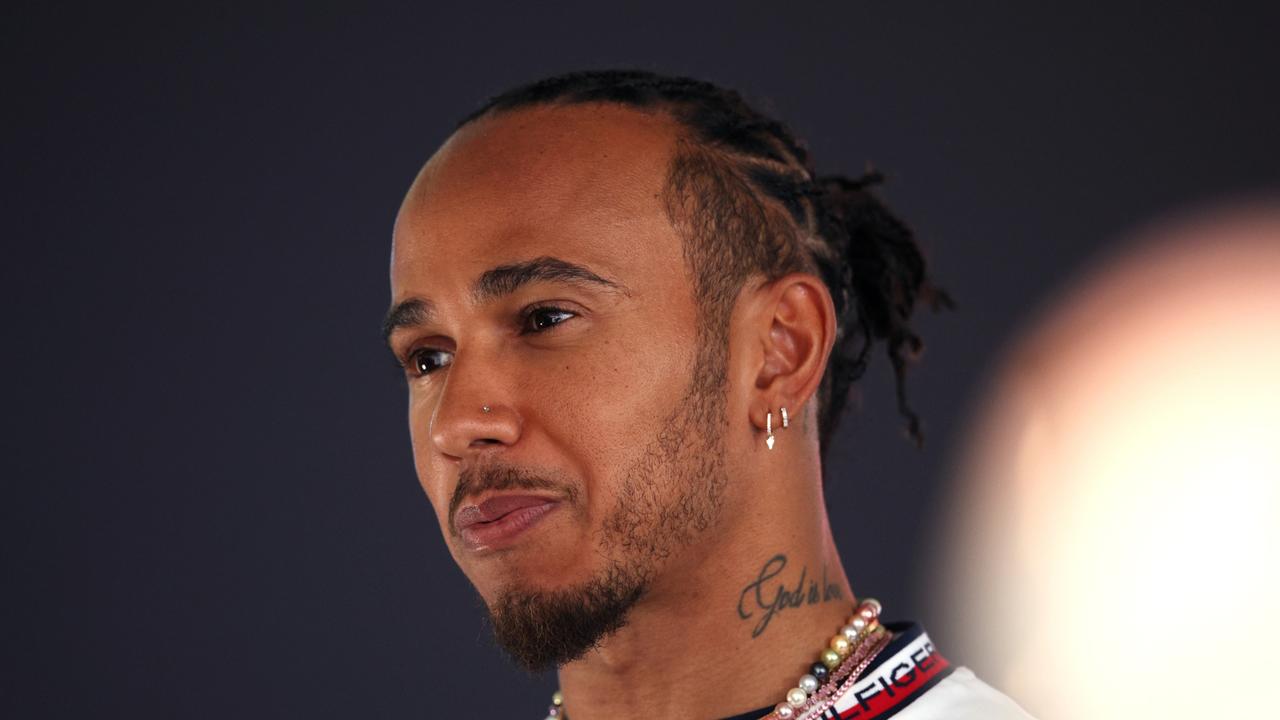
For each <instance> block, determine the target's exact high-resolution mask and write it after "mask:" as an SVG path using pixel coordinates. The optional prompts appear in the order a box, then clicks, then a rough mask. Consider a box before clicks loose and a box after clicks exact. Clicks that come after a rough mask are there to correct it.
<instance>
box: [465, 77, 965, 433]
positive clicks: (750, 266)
mask: <svg viewBox="0 0 1280 720" xmlns="http://www.w3.org/2000/svg"><path fill="white" fill-rule="evenodd" d="M588 103H611V104H618V105H623V106H627V107H632V108H636V109H639V110H642V111H659V112H664V113H666V114H668V115H670V116H671V117H672V118H674V119H675V120H676V121H677V122H678V123H679V125H680V127H681V128H682V130H683V136H682V137H681V138H680V139H679V140H678V141H677V148H676V152H675V155H674V157H673V159H672V162H671V167H670V168H669V169H668V177H667V188H666V192H665V197H664V201H665V203H666V210H667V215H668V217H670V218H671V222H672V224H673V225H674V226H675V227H676V228H677V230H679V231H680V232H681V234H682V237H683V238H684V254H685V260H686V263H687V264H688V266H689V268H690V271H691V275H692V277H693V284H694V288H693V289H694V297H695V299H696V300H697V301H698V305H699V310H700V312H699V331H700V332H702V333H707V335H705V336H704V337H718V338H720V337H724V335H725V334H726V333H727V331H728V330H727V328H728V319H729V316H730V313H731V312H732V309H733V305H734V301H735V300H736V298H737V295H738V292H739V291H740V290H741V289H742V286H743V284H744V283H745V282H746V280H747V279H748V278H749V277H751V276H752V275H754V274H762V275H764V276H765V277H766V278H767V279H768V280H774V279H777V278H779V277H782V276H783V275H786V274H788V273H791V272H796V271H800V272H810V273H813V274H816V275H817V276H819V277H821V278H822V280H823V281H824V282H825V283H826V286H827V288H828V289H829V290H830V292H831V297H832V300H833V301H834V304H835V311H836V342H835V347H834V348H833V349H832V353H831V356H830V358H829V359H828V362H827V368H826V371H825V373H824V374H823V378H822V382H821V384H820V385H819V388H818V427H819V442H820V447H821V452H822V454H823V455H825V454H826V449H827V447H828V446H829V444H830V439H831V437H832V435H833V432H834V430H835V427H836V425H837V424H838V422H839V420H840V417H841V415H842V413H843V411H844V409H845V406H846V404H847V401H848V396H849V393H850V391H851V389H852V386H853V383H854V382H855V381H856V380H857V379H858V378H860V377H861V376H862V374H863V373H864V372H865V370H866V368H867V362H868V359H869V355H870V351H871V347H872V345H873V344H874V343H875V341H877V340H883V341H884V342H885V345H886V347H887V350H888V355H889V359H890V361H891V363H892V365H893V371H894V377H895V382H896V390H897V401H898V410H899V412H900V413H901V414H902V416H903V417H904V418H905V419H906V422H907V427H906V430H907V434H908V436H909V437H910V438H911V439H912V440H913V441H914V442H915V443H916V445H917V446H920V445H922V444H923V442H924V436H923V433H922V431H921V428H920V419H919V417H918V416H917V415H916V413H915V412H914V411H913V410H912V409H911V407H910V406H909V405H908V403H907V398H906V389H905V378H906V368H907V363H908V362H909V361H910V360H912V359H914V358H915V357H917V356H918V355H919V353H920V352H921V351H922V350H923V348H924V344H923V342H922V341H921V339H920V337H919V336H918V335H916V333H915V332H914V331H913V330H912V329H911V326H910V324H909V321H910V318H911V315H912V311H913V309H914V307H915V304H916V302H917V301H923V302H926V303H928V304H929V305H930V306H931V307H932V308H933V309H934V310H938V309H940V308H944V307H953V306H954V304H953V303H952V301H951V298H950V297H949V296H948V295H947V294H946V293H945V292H944V291H942V290H940V289H939V288H936V287H935V286H933V285H932V284H931V283H930V282H929V280H928V278H927V277H926V273H925V260H924V257H923V256H922V254H921V252H920V248H919V247H918V246H917V245H916V242H915V238H914V236H913V235H912V232H911V230H910V228H908V227H907V225H906V224H905V223H904V222H903V221H902V220H900V219H899V218H898V217H897V216H895V215H894V214H893V213H892V212H891V211H890V210H889V208H888V207H886V206H885V204H884V203H883V202H882V201H881V200H880V199H879V198H878V197H877V196H876V195H875V194H874V192H873V190H872V188H873V186H875V185H877V184H879V183H880V182H882V181H883V179H884V178H883V176H882V175H881V174H879V173H877V172H869V173H867V174H865V175H863V176H861V177H858V178H848V177H843V176H839V175H833V176H819V175H818V174H817V173H816V172H815V170H814V166H813V160H812V158H811V157H810V155H809V152H808V150H807V148H806V147H805V145H804V143H803V141H801V140H800V139H799V138H797V137H796V136H795V135H793V134H792V133H791V131H790V130H789V129H787V127H786V126H784V125H783V124H782V123H780V122H778V121H776V120H773V119H771V118H769V117H767V116H765V115H763V114H761V113H759V112H757V111H756V110H754V109H753V108H752V107H751V106H750V105H748V104H747V103H746V101H745V100H743V98H742V96H740V95H739V94H738V93H737V92H734V91H733V90H729V89H726V88H722V87H719V86H717V85H714V84H712V83H709V82H704V81H701V80H695V79H691V78H685V77H672V76H665V75H658V74H655V73H651V72H647V71H640V70H606V71H589V72H577V73H569V74H565V75H559V76H556V77H551V78H547V79H544V80H539V81H537V82H534V83H531V84H528V85H524V86H522V87H517V88H515V89H512V90H509V91H507V92H505V93H503V94H501V95H498V96H496V97H494V98H492V99H490V100H489V101H488V102H486V103H485V104H484V105H482V106H481V107H480V108H479V109H478V110H476V111H475V112H473V113H472V114H471V115H469V116H467V117H466V118H464V119H463V120H462V121H461V122H459V123H458V127H462V126H464V125H467V124H468V123H470V122H472V121H473V120H476V119H477V118H480V117H482V116H485V115H489V114H497V113H502V112H506V111H510V110H515V109H519V108H523V107H530V106H537V105H577V104H588ZM720 344H721V345H726V343H724V342H721V343H720ZM726 352H727V349H726Z"/></svg>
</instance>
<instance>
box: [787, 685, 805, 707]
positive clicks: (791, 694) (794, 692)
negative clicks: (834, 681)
mask: <svg viewBox="0 0 1280 720" xmlns="http://www.w3.org/2000/svg"><path fill="white" fill-rule="evenodd" d="M808 699H809V695H808V694H806V693H805V691H804V690H801V689H800V688H798V687H794V688H791V689H790V690H788V691H787V704H788V705H790V706H791V707H793V708H800V707H802V706H803V705H804V701H805V700H808Z"/></svg>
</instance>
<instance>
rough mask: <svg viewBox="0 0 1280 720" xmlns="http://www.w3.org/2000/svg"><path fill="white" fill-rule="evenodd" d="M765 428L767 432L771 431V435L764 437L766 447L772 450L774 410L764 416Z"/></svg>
mask: <svg viewBox="0 0 1280 720" xmlns="http://www.w3.org/2000/svg"><path fill="white" fill-rule="evenodd" d="M764 428H765V432H767V433H769V436H768V437H766V438H765V439H764V444H765V447H767V448H769V449H770V450H772V449H773V411H772V410H770V411H769V414H767V415H765V416H764Z"/></svg>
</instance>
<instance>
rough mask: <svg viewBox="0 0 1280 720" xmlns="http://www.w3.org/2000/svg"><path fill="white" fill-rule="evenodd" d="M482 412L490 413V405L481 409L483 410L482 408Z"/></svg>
mask: <svg viewBox="0 0 1280 720" xmlns="http://www.w3.org/2000/svg"><path fill="white" fill-rule="evenodd" d="M480 412H489V406H488V405H485V406H483V407H481V408H480Z"/></svg>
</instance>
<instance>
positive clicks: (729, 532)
mask: <svg viewBox="0 0 1280 720" xmlns="http://www.w3.org/2000/svg"><path fill="white" fill-rule="evenodd" d="M677 137H678V129H677V126H676V125H675V123H674V122H673V121H671V120H670V119H669V118H666V117H665V116H663V115H661V114H656V113H655V114H646V113H642V112H639V111H636V110H632V109H626V108H621V107H615V106H604V105H578V106H569V107H535V108H529V109H522V110H517V111H514V112H511V113H508V114H502V115H498V116H495V117H486V118H482V119H480V120H478V121H476V122H473V123H471V124H470V125H467V126H466V127H464V128H462V129H461V130H460V131H458V132H457V133H456V134H455V135H454V136H453V137H451V138H450V139H449V141H448V142H446V143H445V145H444V146H443V147H441V149H440V150H439V151H438V152H437V153H436V154H435V155H434V156H433V157H432V158H431V160H430V161H429V162H428V163H427V165H426V166H425V167H424V168H423V170H422V172H421V173H420V174H419V176H418V178H417V180H416V181H415V182H414V184H413V186H412V188H411V189H410V191H409V193H408V195H407V197H406V198H405V200H404V204H403V206H402V207H401V210H400V213H399V216H398V217H397V220H396V227H395V236H394V249H393V257H392V263H391V287H392V302H393V305H395V304H398V303H402V302H405V301H413V300H422V301H428V302H429V303H430V304H431V306H432V307H433V310H434V312H433V313H432V315H431V316H430V317H416V318H414V322H413V323H411V324H406V325H405V326H403V327H399V328H397V329H396V330H395V331H394V332H393V333H392V334H391V335H390V337H389V345H390V347H391V349H392V351H393V352H394V353H395V354H396V355H397V357H399V358H401V359H402V360H404V361H405V362H406V364H407V365H408V368H407V372H406V376H407V378H408V387H409V427H410V431H411V437H412V442H413V453H414V461H415V467H416V469H417V473H418V477H419V480H420V482H421V484H422V487H423V490H424V491H425V492H426V495H427V497H428V499H429V500H430V501H431V504H432V506H433V508H434V509H435V512H436V515H437V518H438V520H439V522H440V525H441V529H442V533H443V535H444V539H445V541H446V543H447V544H448V546H449V549H450V552H451V553H452V555H453V557H454V559H455V560H456V561H457V563H458V565H459V567H461V569H462V570H463V572H464V573H465V574H466V575H467V577H468V578H469V579H470V580H471V582H472V583H473V584H474V585H475V587H476V589H477V590H478V591H479V593H480V595H481V596H482V597H483V598H484V599H485V601H486V602H487V603H492V602H493V601H494V600H495V598H496V597H498V595H499V594H500V593H501V592H502V591H503V590H504V589H506V588H510V587H520V588H525V589H531V590H553V589H555V588H557V587H568V586H572V585H574V584H576V583H581V582H583V581H585V580H587V579H588V578H591V577H592V576H593V575H595V574H598V573H600V572H601V570H602V569H603V568H604V567H605V563H606V562H607V561H608V560H609V559H610V558H611V557H615V558H616V557H623V556H625V554H626V553H627V552H628V551H629V550H628V548H626V547H619V546H617V545H605V544H602V543H601V537H602V535H603V530H602V527H603V526H604V524H605V522H606V520H607V519H608V518H609V516H610V512H612V511H614V509H615V508H616V507H617V502H618V495H619V493H620V492H621V487H622V485H621V483H622V481H621V480H620V479H619V478H620V473H619V470H618V469H619V468H626V467H636V466H637V462H638V459H640V458H641V454H642V452H643V449H644V448H645V447H646V446H647V444H648V443H650V442H651V441H652V440H653V438H654V437H655V435H656V434H658V433H659V432H660V430H661V429H662V424H663V422H664V421H665V419H666V418H668V417H669V415H670V413H671V410H672V407H673V405H674V404H676V403H679V402H680V401H681V398H682V392H683V391H684V389H685V387H686V385H687V383H688V381H689V377H690V368H691V364H692V363H693V359H694V353H695V329H696V325H695V323H696V320H697V317H698V315H697V308H696V306H695V301H694V297H693V294H692V288H691V279H690V276H689V274H688V269H687V268H686V266H685V264H684V259H683V255H682V243H683V241H682V239H681V237H680V236H679V234H678V233H677V231H676V229H675V228H674V227H673V226H672V224H671V222H670V221H669V219H668V217H667V216H666V214H665V211H664V206H663V203H662V192H663V188H664V187H665V177H666V172H667V167H668V163H669V161H670V158H671V156H672V153H673V151H674V149H675V147H676V140H677ZM546 258H556V259H559V260H562V261H564V262H566V263H569V264H572V265H573V266H575V267H577V268H582V269H586V270H589V271H590V273H591V274H592V275H594V277H595V278H596V279H598V280H599V281H600V282H597V280H593V279H590V278H586V277H585V276H573V277H567V276H565V277H557V276H555V275H556V274H555V273H545V272H544V273H541V274H538V273H534V275H535V277H534V278H533V279H529V278H528V277H525V278H524V279H523V280H522V281H520V282H517V283H514V287H512V285H513V283H511V282H508V283H506V284H505V285H503V286H502V287H498V286H497V285H501V283H498V284H492V283H491V286H490V287H488V290H489V291H490V292H481V293H477V292H476V287H475V286H476V283H477V282H478V281H479V280H480V279H481V278H483V277H486V275H485V273H486V271H491V270H492V269H494V268H501V267H504V266H507V267H510V266H512V265H513V264H518V263H526V262H530V261H533V260H536V259H546ZM562 274H563V273H562ZM487 277H489V278H491V279H492V278H493V277H494V275H493V274H492V273H490V274H489V275H488V276H487ZM834 337H835V318H834V308H833V305H832V302H831V298H830V295H829V294H828V291H827V289H826V287H825V285H824V284H823V283H822V281H821V280H820V279H819V278H817V277H815V276H813V275H809V274H805V273H795V274H791V275H787V276H785V277H782V278H779V279H777V280H775V281H773V282H765V281H764V279H763V278H753V279H752V280H750V281H749V282H748V283H747V285H746V286H745V287H744V288H743V290H742V291H741V292H740V294H739V296H738V298H737V301H736V304H735V306H734V309H733V313H732V317H731V319H730V327H729V335H728V342H729V355H728V364H727V367H726V383H727V401H726V405H725V413H724V415H725V417H724V418H723V423H724V426H723V432H724V450H725V453H724V472H725V476H726V477H727V482H726V483H725V486H724V490H723V494H722V495H721V496H720V497H719V499H718V501H717V502H716V503H715V504H714V507H713V508H708V511H709V512H710V513H711V514H710V515H709V516H708V517H709V518H710V519H711V522H710V524H709V526H708V527H707V528H706V529H705V530H702V531H699V532H697V533H695V534H693V536H692V537H691V542H688V543H681V544H679V545H678V546H673V547H672V548H671V552H669V553H667V554H665V557H646V558H641V559H640V560H641V561H642V562H645V563H648V567H651V569H652V583H651V585H650V587H649V589H648V592H647V593H646V594H645V595H644V597H643V598H642V599H641V600H640V601H639V603H637V604H636V605H635V606H634V607H633V608H632V611H631V612H630V614H629V615H628V618H627V620H628V622H627V625H626V626H625V627H623V628H622V629H621V630H620V631H618V632H617V633H614V634H612V635H610V636H608V637H606V638H605V639H604V640H603V642H602V643H601V645H600V647H599V648H597V649H595V650H592V651H590V652H588V653H587V654H586V655H585V656H584V657H583V658H581V659H579V660H576V661H574V662H571V663H569V664H567V665H565V666H563V667H562V668H560V673H559V675H560V686H561V688H562V690H563V692H564V696H565V704H566V709H567V711H568V714H569V716H570V717H572V718H573V720H595V719H597V718H630V717H641V716H643V717H654V716H658V717H661V716H669V717H722V716H726V715H731V714H734V713H739V712H744V711H747V710H750V709H753V708H757V707H762V706H765V705H770V706H772V705H773V704H775V703H777V702H778V701H779V700H781V699H782V696H783V695H784V694H785V692H786V690H787V689H788V688H789V687H791V686H793V685H794V684H795V682H796V678H798V677H799V675H800V674H802V673H803V672H804V671H805V669H806V668H807V667H808V665H809V664H811V663H812V662H813V661H814V659H815V658H816V656H817V653H818V651H819V650H820V649H821V648H822V647H823V646H824V645H825V643H826V642H827V640H828V639H829V638H830V637H831V635H832V634H834V633H835V632H836V631H837V630H838V629H839V628H840V626H841V625H843V624H844V622H845V618H846V617H847V616H848V614H849V611H850V609H851V607H852V602H853V593H852V592H851V590H850V588H849V583H848V580H847V579H846V577H845V574H844V571H843V569H842V565H841V563H840V559H839V556H838V553H837V551H836V547H835V544H834V542H833V540H832V537H831V530H830V525H829V522H828V519H827V515H826V511H825V508H824V504H823V497H822V489H821V468H820V462H819V453H818V437H817V422H816V407H815V406H816V399H815V393H816V391H817V387H818V383H819V381H820V380H821V377H822V373H823V370H824V369H825V366H826V359H827V356H828V354H829V353H830V351H831V347H832V344H833V341H834ZM415 353H416V355H415ZM420 363H425V365H422V364H420ZM423 367H426V368H430V369H431V372H429V373H428V374H425V375H421V376H419V375H418V371H419V370H420V369H422V368H423ZM485 405H488V406H490V408H491V411H490V412H488V413H485V412H483V411H482V406H485ZM781 406H786V407H787V408H788V410H789V412H790V415H791V424H790V427H789V428H788V429H786V430H782V429H781V421H780V416H779V414H778V409H779V408H780V407H781ZM770 410H772V411H773V413H774V415H773V422H774V432H775V435H776V445H775V447H774V449H773V450H767V449H766V447H765V443H764V427H765V418H766V412H768V411H770ZM685 431H688V429H685ZM497 461H501V462H502V463H504V464H506V465H510V466H517V467H521V468H528V469H530V470H531V471H536V472H538V473H541V474H543V475H546V476H548V477H553V478H554V479H555V483H556V488H562V489H563V490H557V489H555V488H552V489H548V490H546V491H545V492H546V494H547V495H548V496H550V497H553V499H555V500H556V501H557V504H556V505H555V509H554V510H552V511H551V512H550V513H548V514H547V515H546V517H545V518H543V519H542V520H541V521H540V522H539V523H538V524H537V525H536V526H534V527H532V528H531V529H530V530H528V531H527V532H525V533H524V534H522V535H521V536H520V537H519V539H518V541H517V542H515V543H514V544H512V545H511V546H509V547H503V548H501V549H493V548H484V547H481V548H474V547H468V546H467V545H465V544H464V543H463V542H461V540H460V539H459V537H458V535H457V533H456V532H455V531H454V530H453V525H452V522H453V518H451V516H450V500H451V498H452V496H453V494H454V491H455V488H456V487H457V485H458V478H459V474H460V473H461V472H463V471H464V470H465V469H467V468H468V467H469V466H480V465H483V464H484V463H489V462H497ZM677 469H678V468H677ZM671 470H672V469H671V468H667V469H662V468H658V469H655V470H654V471H653V472H654V473H655V480H654V482H653V483H652V484H651V485H650V486H646V487H648V488H649V489H650V490H651V492H652V495H653V498H652V499H653V502H654V503H655V504H656V505H658V506H661V504H662V503H663V502H667V501H668V500H670V498H671V497H674V496H673V495H672V493H673V492H674V490H668V489H667V488H668V487H669V484H667V483H664V482H662V479H663V478H668V477H674V478H686V475H682V474H679V473H674V472H669V471H671ZM659 475H660V476H661V477H658V476H659ZM688 481H689V480H687V479H681V480H680V482H688ZM695 481H696V479H695ZM482 499H484V498H471V499H469V500H468V502H472V501H478V500H482ZM778 555H784V556H785V558H786V563H785V567H783V568H782V569H780V570H779V569H778V563H777V562H776V561H775V562H774V563H773V565H772V566H770V567H769V573H773V574H772V575H769V577H767V578H765V579H764V580H763V581H762V580H761V577H762V571H763V570H764V568H765V567H766V564H767V563H768V562H769V561H770V560H771V559H774V558H776V557H777V556H778ZM775 571H776V572H775ZM802 573H803V574H804V575H805V578H806V579H805V580H804V586H805V587H803V588H802V590H801V592H800V593H799V594H798V595H797V594H796V593H794V592H793V591H795V589H796V585H797V583H798V582H799V581H800V579H801V575H802ZM764 574H768V573H764ZM824 574H825V576H824ZM811 580H818V581H819V582H820V583H821V586H820V587H819V589H818V591H817V592H813V593H811V592H809V591H808V587H807V586H808V585H809V583H810V582H811ZM779 589H784V590H785V591H786V594H785V595H779V593H778V590H779ZM744 593H746V595H745V596H744ZM780 597H781V598H782V600H781V601H780V600H779V598H780ZM810 599H813V601H812V602H809V601H808V600H810ZM779 602H780V603H781V605H782V607H778V604H779ZM762 603H763V604H762ZM770 607H772V608H773V610H772V612H771V613H770V614H769V619H768V622H767V624H766V626H765V627H764V629H763V630H759V628H760V620H761V619H762V617H763V613H766V612H769V608H770ZM747 615H749V617H747ZM712 688H714V692H709V689H712Z"/></svg>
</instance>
